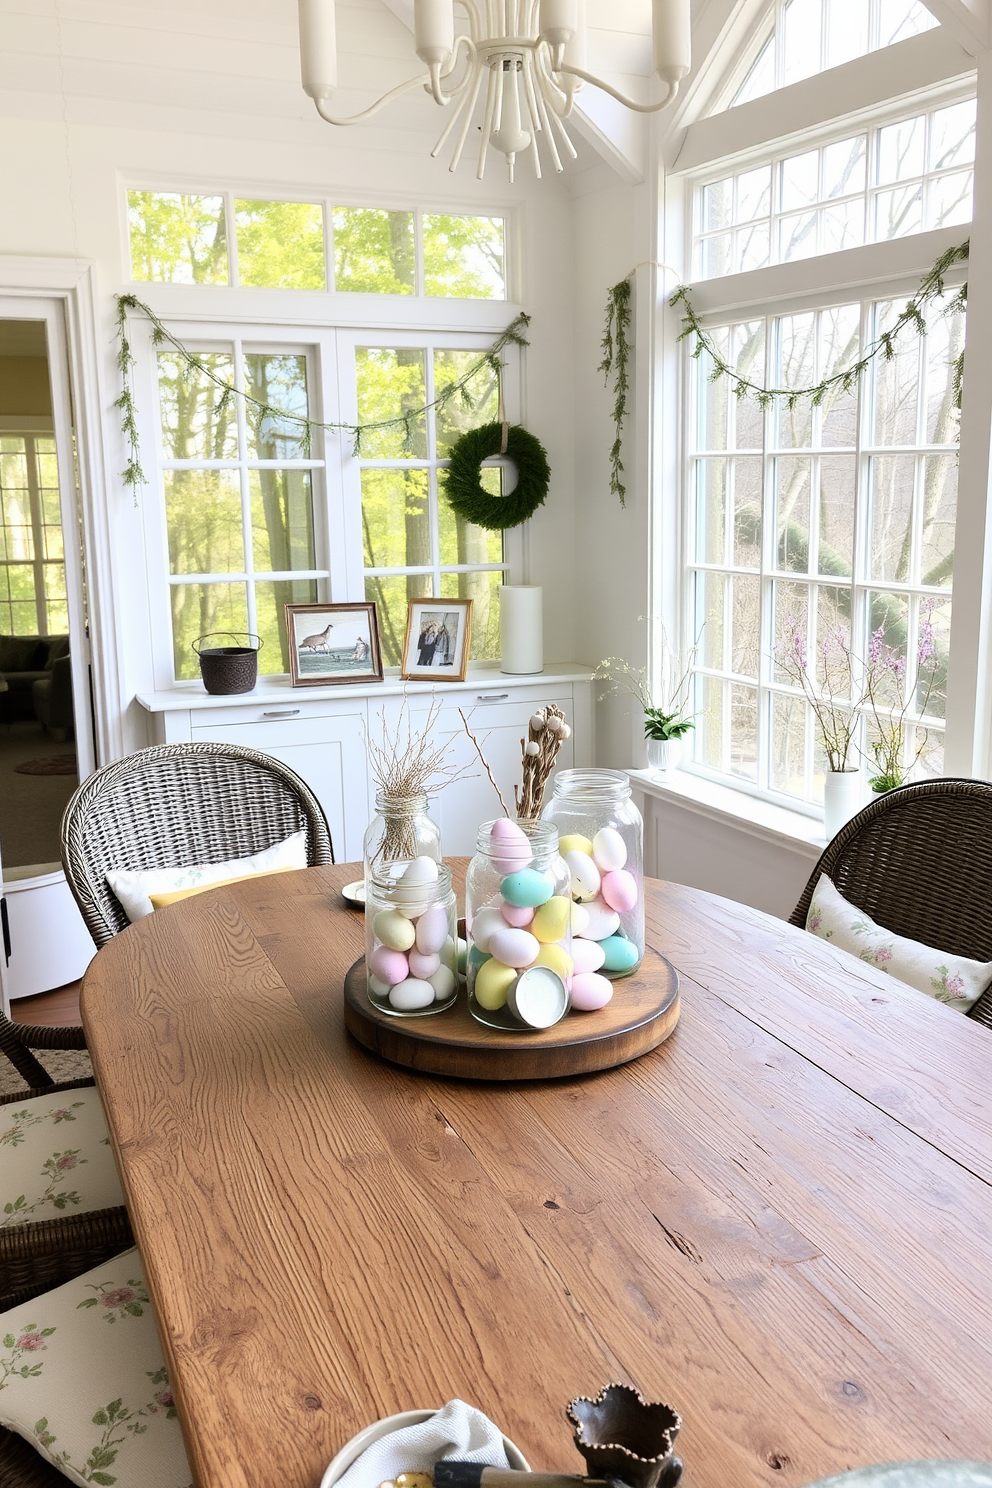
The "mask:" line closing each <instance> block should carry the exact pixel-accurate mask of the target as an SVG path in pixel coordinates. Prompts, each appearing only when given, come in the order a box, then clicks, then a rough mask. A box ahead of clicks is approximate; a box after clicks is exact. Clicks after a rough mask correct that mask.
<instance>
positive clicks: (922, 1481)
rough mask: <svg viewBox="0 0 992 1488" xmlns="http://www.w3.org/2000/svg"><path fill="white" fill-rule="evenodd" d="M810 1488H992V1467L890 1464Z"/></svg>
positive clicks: (861, 1469) (869, 1468) (976, 1465)
mask: <svg viewBox="0 0 992 1488" xmlns="http://www.w3.org/2000/svg"><path fill="white" fill-rule="evenodd" d="M810 1488H992V1464H989V1463H982V1462H887V1463H884V1464H883V1465H882V1466H880V1467H858V1468H855V1470H854V1471H853V1472H846V1473H840V1474H839V1475H838V1476H837V1477H835V1478H821V1479H820V1480H819V1482H817V1483H811V1484H810Z"/></svg>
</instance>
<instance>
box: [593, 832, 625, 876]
mask: <svg viewBox="0 0 992 1488" xmlns="http://www.w3.org/2000/svg"><path fill="white" fill-rule="evenodd" d="M592 855H593V857H594V858H595V860H596V867H597V868H598V869H599V871H600V873H613V872H614V871H615V870H616V869H617V868H622V867H623V865H624V864H625V863H626V861H627V844H626V842H624V840H623V838H622V837H621V836H620V833H619V832H618V831H617V829H616V827H600V829H599V831H598V832H597V833H596V835H595V837H594V838H593V839H592Z"/></svg>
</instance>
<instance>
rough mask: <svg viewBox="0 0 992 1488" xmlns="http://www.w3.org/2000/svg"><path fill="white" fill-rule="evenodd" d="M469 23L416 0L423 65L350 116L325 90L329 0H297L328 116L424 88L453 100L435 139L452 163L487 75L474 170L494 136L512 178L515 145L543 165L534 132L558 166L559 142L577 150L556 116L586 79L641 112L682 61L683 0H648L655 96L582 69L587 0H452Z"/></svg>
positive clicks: (331, 71) (680, 74)
mask: <svg viewBox="0 0 992 1488" xmlns="http://www.w3.org/2000/svg"><path fill="white" fill-rule="evenodd" d="M459 4H460V5H461V6H462V7H463V9H464V11H465V12H466V15H467V18H468V26H469V29H468V32H467V33H464V32H462V33H459V34H458V35H457V36H456V35H455V15H454V0H414V5H413V10H414V49H415V51H416V53H417V56H418V57H419V58H420V60H421V62H423V63H424V64H425V66H426V67H427V74H426V76H425V75H424V74H423V73H421V74H420V75H419V76H418V77H415V78H411V79H410V80H409V82H406V83H401V84H400V85H399V87H397V88H391V89H390V90H389V92H388V93H384V94H383V96H382V97H381V98H380V99H379V100H378V102H376V103H373V104H372V105H371V107H370V108H367V109H363V110H362V112H361V113H358V114H353V115H352V116H351V117H350V118H347V119H342V118H338V117H336V116H335V115H334V114H332V113H330V112H329V110H328V107H327V105H328V100H329V99H330V97H331V95H332V93H333V92H334V89H335V88H336V87H337V80H338V79H337V70H338V69H337V42H336V36H335V24H334V0H299V7H300V60H301V65H302V72H303V88H304V91H305V92H306V93H308V94H309V95H310V97H311V98H312V99H313V101H314V104H315V105H316V108H317V112H318V113H319V114H320V117H321V118H322V119H325V120H326V121H327V123H328V124H359V123H361V122H362V121H363V120H364V119H369V118H371V117H372V115H373V114H375V113H377V112H378V111H379V109H381V108H383V107H384V106H385V105H386V104H387V103H389V102H390V101H391V100H392V99H394V98H399V97H400V96H401V95H402V94H404V93H409V92H411V91H412V90H413V89H416V88H424V89H425V91H426V92H428V93H430V94H432V96H433V98H434V101H435V102H436V103H439V104H440V105H441V106H442V107H443V108H450V109H451V117H450V118H449V120H448V122H447V124H446V125H445V128H444V130H443V132H442V134H441V138H440V139H439V140H438V142H437V144H436V145H435V146H434V149H433V150H432V151H431V154H432V155H433V156H437V155H439V154H440V152H441V151H442V150H443V149H444V147H445V145H447V144H448V142H449V141H450V140H453V141H454V145H453V150H452V158H451V165H450V166H449V170H452V171H453V170H455V169H456V167H457V165H458V162H459V161H460V160H461V158H462V152H463V151H464V149H465V142H466V140H467V139H468V134H469V130H470V128H471V125H472V118H473V116H474V114H475V109H476V104H477V102H478V100H479V96H480V94H481V93H482V91H483V84H485V111H484V114H483V123H482V140H481V143H480V147H479V165H478V177H479V180H480V181H481V180H482V177H483V175H484V174H485V169H486V153H487V150H488V147H489V145H490V144H491V145H492V146H493V148H494V149H496V150H498V151H499V152H500V154H501V155H505V156H506V163H507V166H508V168H509V173H510V180H511V182H512V180H513V172H514V166H515V164H516V159H517V156H518V155H523V154H529V155H530V158H531V161H532V163H533V166H534V172H535V175H537V176H538V177H539V176H540V174H541V159H540V154H539V152H538V136H539V135H543V136H544V140H545V144H546V148H547V151H548V154H549V156H550V157H551V161H552V163H553V165H554V168H555V170H556V171H560V170H561V169H562V162H561V151H562V150H564V151H565V152H566V153H567V154H568V155H570V156H571V157H572V159H573V160H574V159H575V147H574V146H573V144H572V141H571V140H570V139H569V137H568V131H567V130H566V128H565V125H564V123H563V120H565V119H567V118H568V116H569V115H570V114H571V112H572V109H573V108H574V106H575V95H576V93H577V92H578V91H579V89H580V88H582V86H583V84H584V83H592V84H593V85H594V86H595V87H597V88H602V90H603V91H604V93H609V94H610V96H611V97H612V98H616V99H618V100H619V101H620V103H622V104H624V105H625V106H626V107H627V108H629V109H633V110H635V112H637V113H639V114H653V113H656V112H657V111H658V110H659V109H663V108H667V107H668V105H669V104H670V103H672V102H673V101H674V99H675V96H676V94H677V93H678V89H679V83H680V82H681V81H682V79H683V78H684V77H685V75H686V73H687V72H688V71H689V66H690V51H689V0H651V9H652V37H653V42H654V70H655V72H656V73H657V75H658V77H659V78H660V80H661V81H662V82H663V83H664V84H665V87H666V92H665V95H664V97H663V98H661V99H659V101H658V102H657V103H638V102H637V101H636V100H635V99H633V98H626V97H625V96H624V95H623V94H622V93H619V92H617V90H616V88H613V87H611V86H610V84H609V83H606V82H603V80H602V79H601V78H598V77H595V76H594V75H593V74H592V73H591V72H588V71H587V70H586V33H585V21H584V15H583V12H584V8H585V0H459Z"/></svg>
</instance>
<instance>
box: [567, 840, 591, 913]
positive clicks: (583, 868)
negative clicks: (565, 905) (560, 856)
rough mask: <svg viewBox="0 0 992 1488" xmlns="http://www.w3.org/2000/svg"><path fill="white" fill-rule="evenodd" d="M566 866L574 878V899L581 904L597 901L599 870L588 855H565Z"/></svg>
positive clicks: (574, 852)
mask: <svg viewBox="0 0 992 1488" xmlns="http://www.w3.org/2000/svg"><path fill="white" fill-rule="evenodd" d="M565 866H566V867H567V868H568V871H569V873H570V874H571V876H572V898H573V899H577V900H578V901H579V903H580V904H585V903H586V902H587V901H588V900H590V899H595V897H596V895H597V894H598V893H599V869H598V868H597V867H596V864H595V863H594V862H593V860H592V858H590V857H589V855H588V854H587V853H584V852H578V851H573V852H569V853H566V854H565Z"/></svg>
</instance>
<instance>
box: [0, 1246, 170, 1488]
mask: <svg viewBox="0 0 992 1488" xmlns="http://www.w3.org/2000/svg"><path fill="white" fill-rule="evenodd" d="M0 1424H2V1425H4V1426H7V1427H8V1428H9V1429H10V1430H11V1431H16V1432H17V1433H18V1435H20V1436H23V1437H24V1438H25V1440H26V1441H29V1442H31V1444H32V1446H34V1447H35V1448H36V1449H37V1450H38V1451H39V1452H40V1453H41V1455H42V1456H43V1457H46V1458H47V1459H48V1461H49V1462H51V1463H53V1464H54V1465H55V1467H57V1468H58V1469H59V1470H60V1471H61V1472H63V1473H64V1474H65V1475H66V1477H67V1478H69V1479H70V1480H71V1481H72V1482H74V1483H79V1484H83V1485H85V1484H92V1483H101V1484H108V1485H109V1484H114V1483H116V1484H117V1485H118V1488H188V1485H189V1483H190V1481H191V1479H192V1476H193V1475H192V1473H191V1471H190V1466H189V1462H188V1460H187V1457H186V1452H185V1449H184V1447H183V1440H182V1435H181V1433H180V1430H179V1422H178V1420H177V1419H176V1411H175V1406H174V1405H173V1403H172V1393H171V1391H170V1389H169V1380H168V1375H167V1373H166V1368H165V1361H164V1360H163V1358H162V1348H161V1345H160V1343H159V1341H158V1332H157V1330H156V1328H155V1318H154V1315H153V1313H152V1309H151V1304H150V1303H149V1301H148V1293H147V1291H146V1289H145V1278H144V1273H143V1271H142V1269H141V1260H140V1258H139V1256H138V1252H137V1251H136V1250H127V1251H125V1252H124V1254H123V1255H119V1256H115V1258H114V1259H113V1260H112V1261H108V1262H107V1263H106V1264H105V1265H103V1266H97V1267H96V1268H95V1269H94V1270H92V1271H87V1272H86V1274H85V1275H84V1276H77V1277H76V1279H75V1281H69V1282H66V1284H65V1285H64V1286H60V1287H56V1288H55V1290H54V1291H51V1292H46V1293H45V1294H44V1295H43V1296H41V1297H35V1298H34V1300H33V1301H31V1302H25V1303H24V1305H23V1306H21V1307H14V1308H12V1309H11V1311H10V1312H6V1313H3V1314H0Z"/></svg>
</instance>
